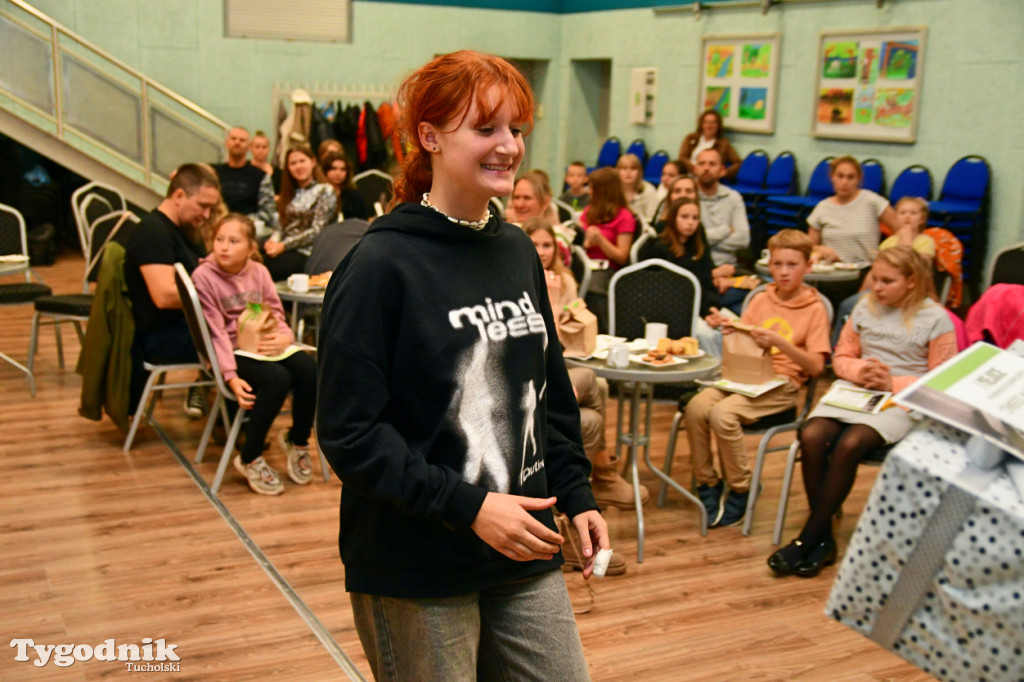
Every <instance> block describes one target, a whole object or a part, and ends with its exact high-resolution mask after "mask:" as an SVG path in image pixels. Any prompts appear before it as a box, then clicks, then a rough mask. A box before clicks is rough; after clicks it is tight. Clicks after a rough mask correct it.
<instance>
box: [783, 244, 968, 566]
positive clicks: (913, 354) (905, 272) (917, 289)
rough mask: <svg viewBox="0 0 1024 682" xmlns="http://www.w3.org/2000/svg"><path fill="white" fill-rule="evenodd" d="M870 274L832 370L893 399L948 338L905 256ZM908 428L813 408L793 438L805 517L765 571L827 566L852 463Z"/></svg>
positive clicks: (898, 254)
mask: <svg viewBox="0 0 1024 682" xmlns="http://www.w3.org/2000/svg"><path fill="white" fill-rule="evenodd" d="M871 275H872V285H871V291H870V293H869V294H868V296H866V297H865V298H864V299H863V300H861V301H860V303H858V304H857V306H856V307H855V308H854V309H853V313H852V314H851V315H850V319H849V320H848V321H847V322H846V325H845V326H844V327H843V331H842V334H841V335H840V339H839V344H838V346H836V350H835V354H834V356H833V360H832V366H833V368H834V370H835V373H836V376H837V377H838V378H839V379H841V380H844V381H846V382H848V383H850V384H853V385H856V386H860V387H863V388H867V389H871V390H877V391H892V392H896V391H899V390H901V389H903V388H905V387H906V386H909V385H910V384H911V383H913V382H914V381H916V380H917V379H918V378H919V377H921V376H923V375H924V374H925V373H927V372H928V371H929V370H931V369H933V368H934V367H937V366H938V365H939V364H941V363H942V362H944V361H945V360H947V359H949V358H951V357H953V355H955V354H956V337H955V334H954V330H953V324H952V322H950V319H949V316H948V314H947V313H946V310H945V308H943V307H942V306H941V305H939V304H938V303H936V302H935V301H934V300H932V299H931V298H930V297H929V296H928V292H929V289H930V282H931V276H930V274H929V273H928V271H927V269H926V268H925V265H924V263H923V261H922V260H921V258H920V257H919V256H918V255H917V254H916V253H915V252H914V251H913V250H912V249H910V248H909V247H907V246H894V247H893V248H891V249H886V250H885V251H882V252H881V253H879V254H878V256H877V257H876V258H875V260H874V263H873V264H872V267H871ZM910 427H911V421H910V418H909V417H908V415H907V413H906V412H905V411H904V410H903V409H901V408H899V407H895V406H889V407H887V408H886V409H883V410H882V411H881V412H879V413H878V414H866V413H862V412H856V411H853V410H846V409H842V408H839V407H832V406H830V405H825V404H823V403H819V404H818V406H817V407H816V408H815V409H814V411H813V412H811V414H810V416H809V418H808V421H807V423H806V425H805V426H804V427H803V429H802V430H801V432H800V447H801V451H802V455H801V462H802V469H803V477H804V490H805V492H806V493H807V500H808V502H809V504H810V509H811V513H810V518H809V519H808V520H807V523H806V524H805V525H804V527H803V530H801V532H800V534H799V536H797V538H796V539H794V540H793V541H792V542H790V543H789V544H788V545H787V546H786V547H784V548H782V549H781V550H779V551H778V552H776V553H775V554H773V555H772V556H771V557H769V559H768V565H769V566H770V567H771V569H772V570H773V571H775V572H776V573H779V574H782V575H790V574H797V575H801V576H805V577H810V576H814V575H817V574H818V573H819V572H820V571H821V569H822V568H823V567H824V566H827V565H829V564H831V563H834V562H835V559H836V543H835V539H834V538H833V537H832V524H831V519H832V517H833V516H834V515H835V513H836V511H837V510H838V509H839V507H840V506H841V505H842V503H843V501H844V500H845V499H846V496H847V495H848V494H849V492H850V488H851V487H852V486H853V481H854V478H855V477H856V474H857V465H858V463H859V462H860V460H861V458H863V457H864V456H865V455H866V454H868V453H870V452H872V451H874V450H876V449H878V448H880V447H882V446H883V445H886V444H889V443H895V442H896V441H898V440H899V439H901V438H902V437H903V436H904V435H905V434H906V433H907V431H908V430H910Z"/></svg>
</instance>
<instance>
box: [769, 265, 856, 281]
mask: <svg viewBox="0 0 1024 682" xmlns="http://www.w3.org/2000/svg"><path fill="white" fill-rule="evenodd" d="M870 267H871V264H870V263H864V264H863V265H860V266H858V267H857V269H856V270H847V269H845V268H841V269H832V270H828V271H826V272H815V271H814V270H811V271H810V272H808V273H807V274H806V275H804V281H805V282H807V283H808V284H817V283H819V282H852V281H854V280H858V279H860V277H861V274H862V273H863V272H864V270H865V269H867V268H870ZM754 268H755V269H756V270H757V274H759V275H761V276H762V277H767V278H768V279H771V276H772V273H771V272H770V271H769V270H768V266H767V265H766V264H765V263H764V262H762V261H758V262H757V263H755V264H754Z"/></svg>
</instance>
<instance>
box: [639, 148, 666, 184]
mask: <svg viewBox="0 0 1024 682" xmlns="http://www.w3.org/2000/svg"><path fill="white" fill-rule="evenodd" d="M666 163H668V152H667V151H665V150H664V149H659V150H658V151H656V152H654V153H653V154H651V158H650V159H648V160H647V165H646V166H644V180H646V181H647V182H649V183H651V184H652V185H654V186H655V187H657V186H658V185H660V184H661V169H662V168H664V167H665V164H666Z"/></svg>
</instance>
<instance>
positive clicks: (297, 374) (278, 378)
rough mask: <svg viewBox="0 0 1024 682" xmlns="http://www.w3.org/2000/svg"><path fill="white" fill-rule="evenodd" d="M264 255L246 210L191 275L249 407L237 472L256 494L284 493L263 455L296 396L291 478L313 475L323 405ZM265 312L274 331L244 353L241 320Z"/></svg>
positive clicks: (284, 445) (285, 443) (232, 218)
mask: <svg viewBox="0 0 1024 682" xmlns="http://www.w3.org/2000/svg"><path fill="white" fill-rule="evenodd" d="M257 258H259V252H258V245H257V243H256V227H255V225H253V223H252V221H251V220H249V218H247V217H246V216H244V215H240V214H237V213H232V214H229V215H227V216H225V217H224V218H223V219H222V220H221V221H220V222H219V223H218V224H217V226H216V227H215V228H214V237H213V249H212V253H211V254H210V255H209V256H207V257H206V258H204V259H203V260H202V262H201V263H200V264H199V267H197V268H196V269H195V271H194V272H193V273H192V281H193V283H194V284H195V287H196V292H197V293H198V294H199V301H200V302H201V303H202V306H203V315H204V317H206V323H207V325H208V326H209V328H210V338H211V339H212V341H213V347H214V350H215V352H216V354H217V360H218V362H219V364H220V369H221V372H223V374H224V381H225V382H227V384H228V386H229V387H230V388H231V390H232V391H233V392H234V394H235V397H236V398H237V399H238V405H239V406H240V407H241V408H244V409H246V410H250V414H249V424H248V427H247V429H246V438H245V444H244V445H243V446H242V448H241V454H240V455H237V456H236V457H235V458H234V460H233V462H234V466H235V469H236V470H238V472H239V473H240V474H242V475H243V476H245V478H246V480H247V481H248V483H249V487H250V488H252V490H253V492H255V493H258V494H260V495H279V494H281V493H282V492H284V485H283V484H282V482H281V478H280V476H278V474H277V471H275V470H274V469H273V468H272V467H271V466H270V465H269V464H267V462H266V460H265V459H264V458H263V448H264V443H265V441H266V439H267V434H268V433H269V432H270V427H271V425H273V423H274V420H275V419H276V418H277V415H278V414H279V413H280V412H281V406H282V405H284V400H285V398H286V397H288V393H291V394H292V427H291V429H290V430H282V431H281V432H280V433H279V434H278V438H277V441H278V443H279V444H280V446H281V449H282V450H283V451H284V453H285V455H286V457H287V462H288V464H287V470H288V477H289V478H291V479H292V481H294V482H295V483H297V484H299V485H305V484H307V483H309V482H310V481H311V480H312V478H313V467H312V462H311V458H310V454H309V436H310V432H311V431H312V427H313V416H314V413H315V410H316V361H314V360H313V358H311V357H310V356H309V355H307V354H306V353H304V352H302V350H301V349H300V348H299V347H298V346H296V345H295V343H294V342H295V337H294V336H293V335H292V331H291V329H289V327H288V325H287V324H286V323H285V315H284V308H283V307H282V305H281V299H280V298H279V297H278V295H277V290H276V289H275V288H274V282H273V280H272V279H271V277H270V272H269V271H268V270H267V268H266V266H264V265H263V264H262V263H260V262H258V261H257V260H256V259H257ZM266 310H269V313H270V314H269V318H272V320H271V324H270V325H268V326H270V327H272V329H271V330H265V331H263V332H262V333H261V334H260V336H259V341H258V344H257V345H256V347H255V350H250V351H242V350H238V327H239V318H243V314H244V316H245V317H244V318H243V319H250V320H255V319H258V318H259V317H262V311H266ZM255 323H256V322H255V321H251V322H250V324H255Z"/></svg>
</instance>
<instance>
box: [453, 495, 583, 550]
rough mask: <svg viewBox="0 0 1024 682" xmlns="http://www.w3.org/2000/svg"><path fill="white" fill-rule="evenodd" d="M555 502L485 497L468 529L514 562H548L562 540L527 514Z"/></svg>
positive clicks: (535, 498) (520, 497) (527, 498)
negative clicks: (538, 560) (545, 560)
mask: <svg viewBox="0 0 1024 682" xmlns="http://www.w3.org/2000/svg"><path fill="white" fill-rule="evenodd" d="M555 499H556V498H554V497H549V498H547V499H541V498H538V497H523V496H522V495H506V494H504V493H487V497H485V498H484V503H483V505H481V506H480V511H479V512H477V515H476V519H474V521H473V525H472V526H470V528H472V529H473V532H474V533H476V534H477V535H478V536H480V539H481V540H483V541H484V542H486V543H487V544H488V545H490V546H491V547H493V548H494V549H496V550H498V551H499V552H501V553H502V554H504V555H505V556H507V557H508V558H509V559H512V560H514V561H533V560H535V559H550V558H551V557H553V556H554V555H555V554H556V553H557V552H558V550H559V547H561V545H562V543H564V542H565V538H563V537H562V536H561V535H559V534H558V533H556V532H555V531H553V530H551V529H550V528H548V527H547V526H545V525H544V524H543V523H541V522H540V521H538V520H537V519H535V518H533V517H532V516H530V515H529V514H528V513H527V511H539V510H541V509H548V508H549V507H551V506H553V505H554V504H555Z"/></svg>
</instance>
